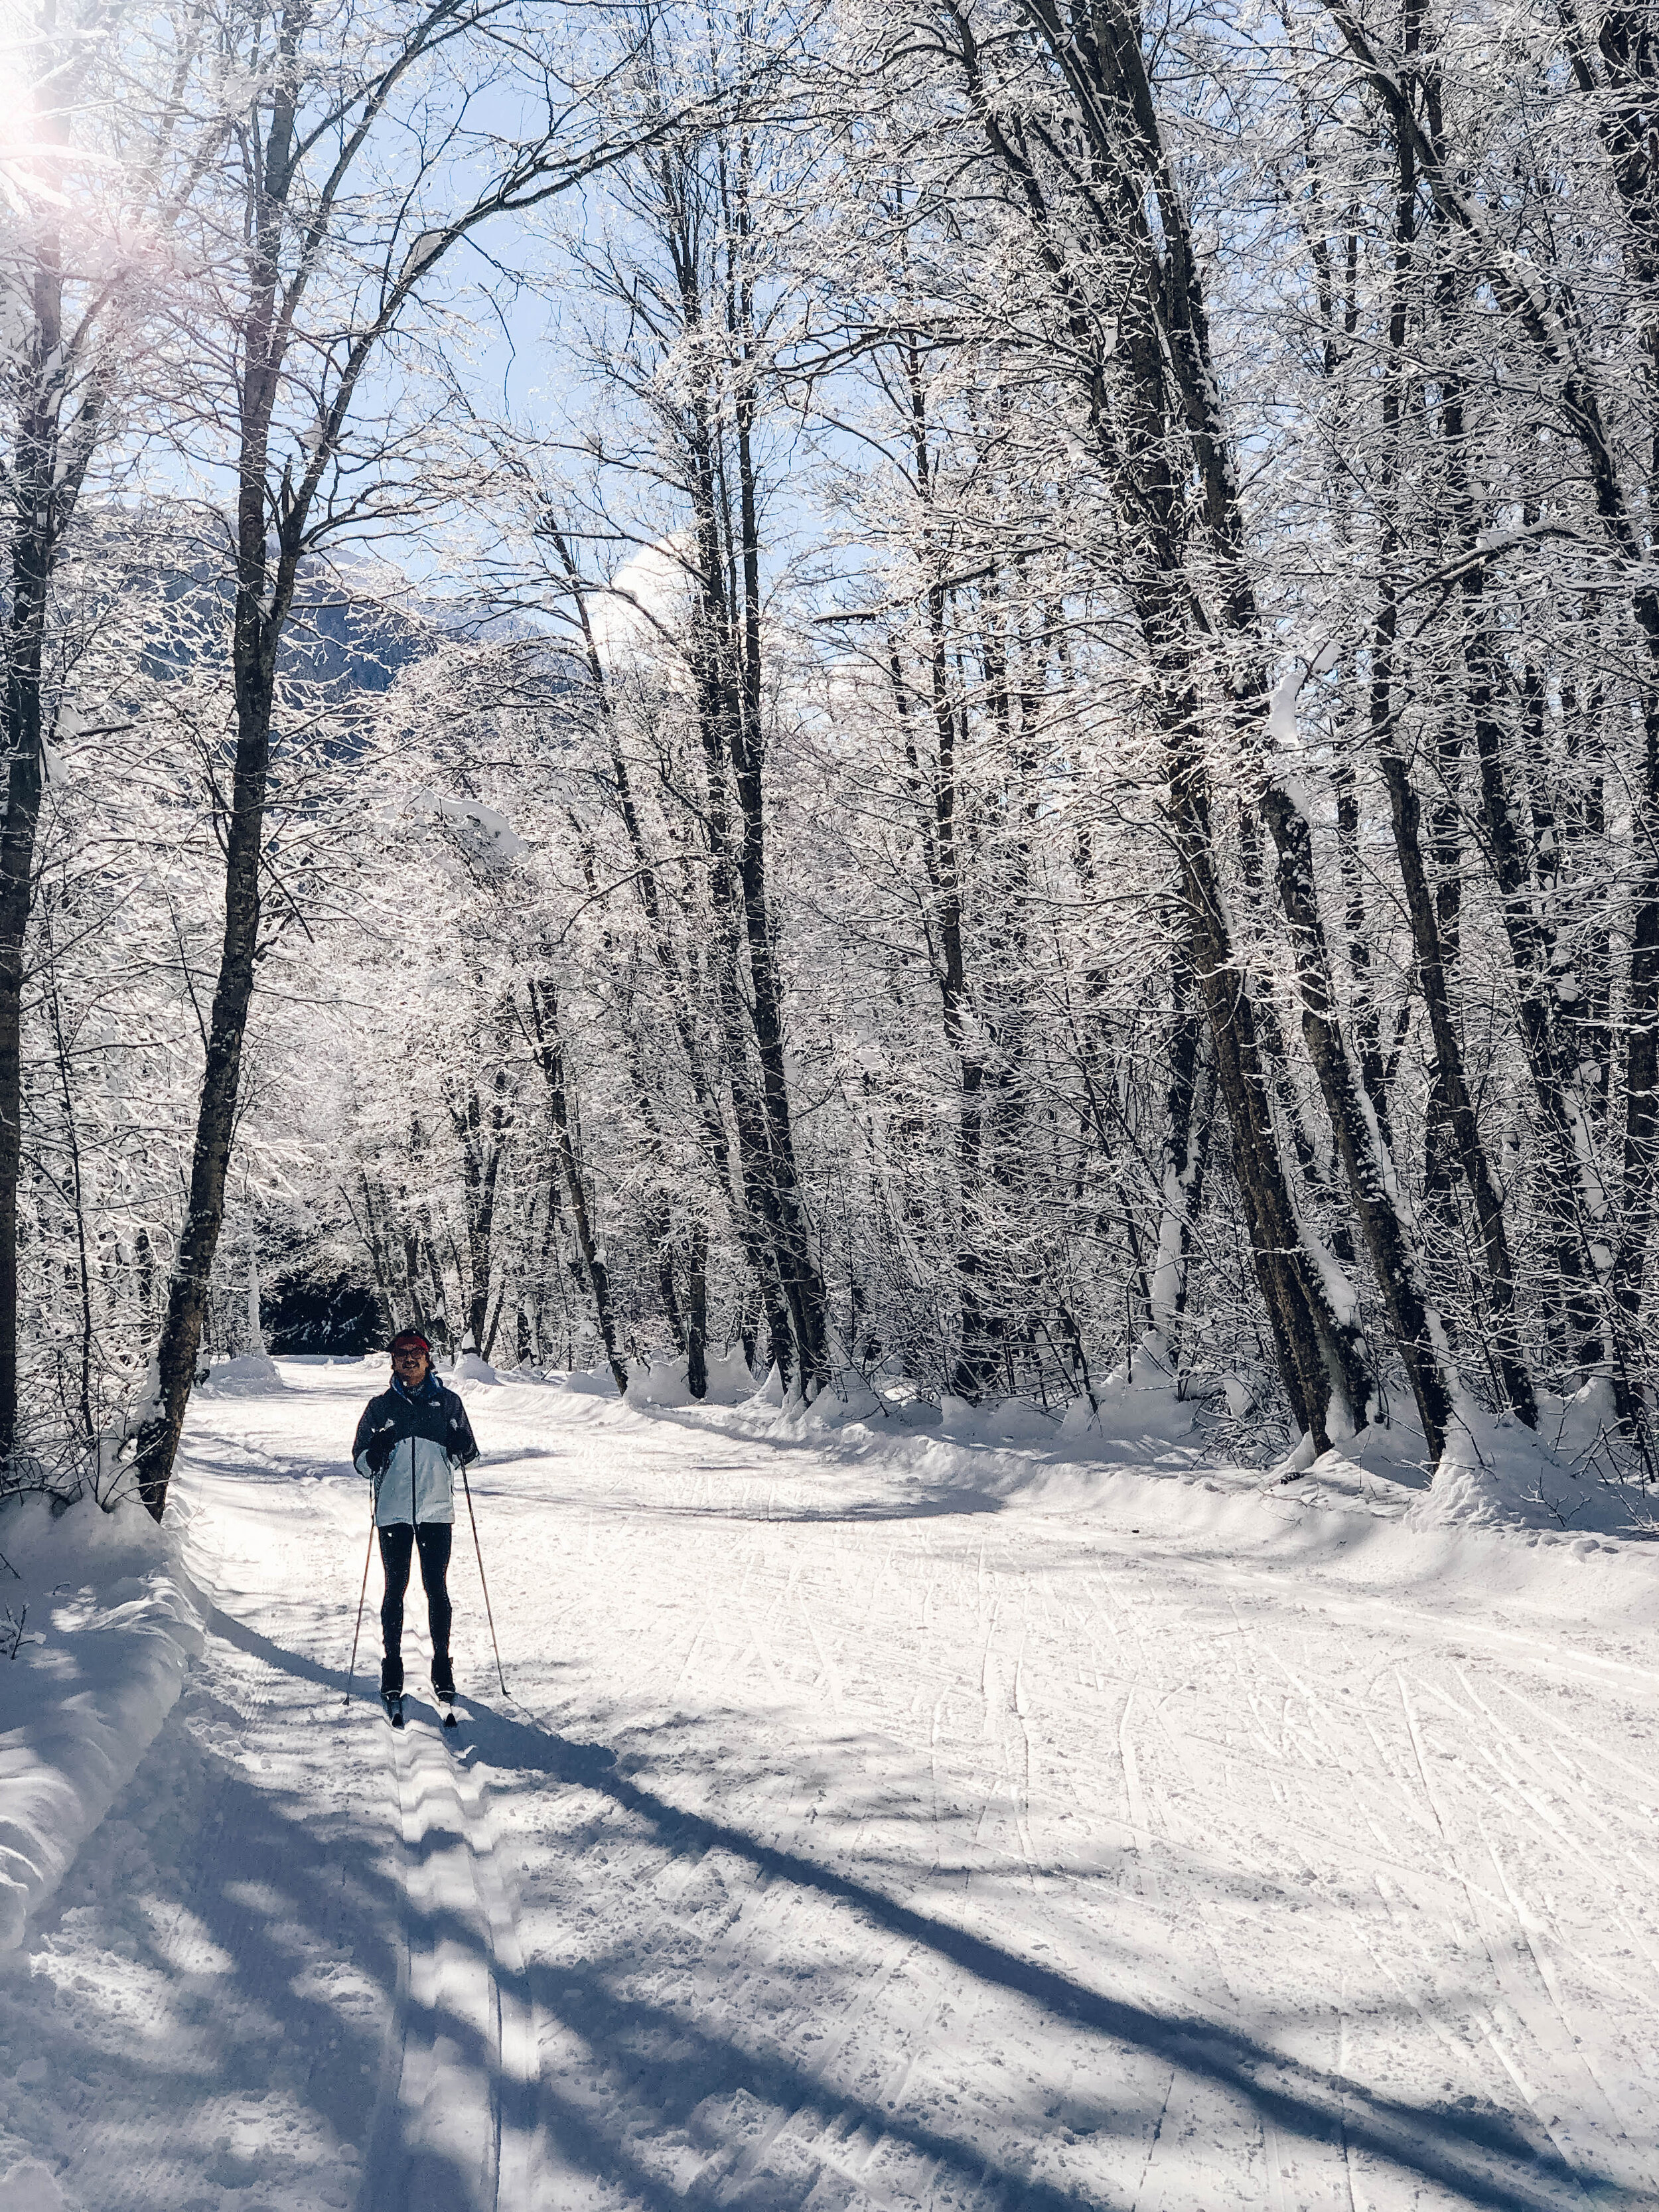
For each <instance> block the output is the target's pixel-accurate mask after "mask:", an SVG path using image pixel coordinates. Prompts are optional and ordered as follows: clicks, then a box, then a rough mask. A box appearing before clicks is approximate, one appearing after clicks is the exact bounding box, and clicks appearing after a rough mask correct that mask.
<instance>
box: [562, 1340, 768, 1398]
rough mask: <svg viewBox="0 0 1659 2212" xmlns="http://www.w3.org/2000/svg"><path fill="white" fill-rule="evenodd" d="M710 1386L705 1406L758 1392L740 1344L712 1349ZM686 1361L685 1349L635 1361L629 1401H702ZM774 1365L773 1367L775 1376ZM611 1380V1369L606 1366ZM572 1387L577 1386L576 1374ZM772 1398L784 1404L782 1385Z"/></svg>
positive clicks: (708, 1366) (630, 1376) (707, 1364)
mask: <svg viewBox="0 0 1659 2212" xmlns="http://www.w3.org/2000/svg"><path fill="white" fill-rule="evenodd" d="M705 1364H706V1366H707V1370H708V1387H707V1389H706V1391H705V1393H704V1395H703V1397H702V1401H701V1402H702V1404H703V1405H705V1406H736V1405H739V1404H741V1403H742V1402H743V1401H744V1400H745V1399H747V1398H750V1397H752V1396H753V1395H755V1378H754V1376H752V1375H751V1374H750V1371H749V1362H748V1361H747V1360H746V1359H745V1358H744V1356H743V1346H741V1345H739V1346H738V1347H737V1349H736V1350H735V1351H734V1352H709V1353H708V1357H707V1360H706V1363H705ZM686 1366H687V1363H686V1360H685V1357H684V1353H682V1354H681V1356H680V1357H679V1358H678V1359H653V1361H652V1362H651V1364H650V1365H649V1366H648V1367H647V1366H646V1365H644V1364H636V1365H635V1366H634V1367H633V1368H632V1369H631V1370H630V1371H629V1383H628V1402H629V1405H630V1406H641V1407H645V1406H653V1407H660V1408H671V1407H680V1406H695V1405H696V1404H697V1403H698V1402H699V1401H697V1400H696V1399H695V1398H694V1397H693V1396H692V1395H691V1392H690V1387H689V1386H688V1384H687V1383H686V1379H685V1378H686ZM776 1373H777V1370H776V1369H775V1368H774V1369H773V1370H772V1376H773V1377H774V1378H775V1376H776ZM606 1379H607V1382H608V1381H609V1370H606ZM572 1387H573V1388H574V1377H573V1383H572ZM769 1402H770V1403H773V1404H775V1405H781V1404H782V1402H783V1393H782V1388H781V1385H780V1386H779V1388H778V1392H777V1395H776V1397H775V1399H773V1400H771V1401H769Z"/></svg>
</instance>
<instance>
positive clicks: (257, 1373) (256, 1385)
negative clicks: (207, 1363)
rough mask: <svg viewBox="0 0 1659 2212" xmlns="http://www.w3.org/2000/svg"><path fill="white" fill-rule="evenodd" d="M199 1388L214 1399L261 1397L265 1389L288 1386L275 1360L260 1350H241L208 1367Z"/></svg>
mask: <svg viewBox="0 0 1659 2212" xmlns="http://www.w3.org/2000/svg"><path fill="white" fill-rule="evenodd" d="M197 1387H198V1388H199V1389H203V1390H205V1391H206V1392H207V1393H208V1394H209V1395H210V1396H211V1397H215V1398H262V1397H264V1395H265V1393H266V1392H267V1391H268V1390H286V1389H287V1388H288V1385H287V1383H284V1382H283V1378H282V1376H281V1374H280V1373H279V1372H278V1370H277V1366H276V1361H275V1360H274V1359H270V1358H266V1356H265V1354H264V1352H239V1353H238V1354H237V1356H236V1357H235V1358H234V1359H226V1360H223V1361H222V1362H221V1363H220V1364H219V1365H218V1366H217V1367H210V1369H209V1370H208V1378H207V1381H206V1382H205V1383H201V1384H199V1385H198V1386H197Z"/></svg>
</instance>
